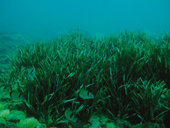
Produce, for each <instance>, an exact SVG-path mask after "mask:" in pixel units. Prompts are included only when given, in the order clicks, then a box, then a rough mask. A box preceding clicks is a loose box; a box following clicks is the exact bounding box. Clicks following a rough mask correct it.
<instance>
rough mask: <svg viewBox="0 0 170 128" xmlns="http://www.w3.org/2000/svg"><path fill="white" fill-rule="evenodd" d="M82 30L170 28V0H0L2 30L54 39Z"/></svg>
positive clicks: (157, 30)
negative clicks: (60, 35)
mask: <svg viewBox="0 0 170 128" xmlns="http://www.w3.org/2000/svg"><path fill="white" fill-rule="evenodd" d="M76 29H78V30H81V31H83V32H86V33H90V34H94V35H107V34H110V33H120V32H122V31H125V30H128V31H144V32H148V33H149V34H152V35H153V34H160V33H162V32H167V33H169V31H170V1H169V0H49V1H48V0H26V1H23V0H15V1H14V0H0V31H2V32H18V33H21V34H24V35H27V36H31V37H35V38H40V39H44V38H55V36H56V35H58V34H61V33H66V32H70V31H73V30H76Z"/></svg>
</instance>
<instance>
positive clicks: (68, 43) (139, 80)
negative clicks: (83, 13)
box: [1, 32, 170, 128]
mask: <svg viewBox="0 0 170 128" xmlns="http://www.w3.org/2000/svg"><path fill="white" fill-rule="evenodd" d="M168 37H169V36H166V37H160V38H159V39H157V40H155V39H154V40H153V39H149V38H147V36H146V35H145V34H144V33H130V32H125V33H121V34H119V35H118V36H110V37H103V38H99V39H94V38H91V37H87V36H84V35H83V34H81V33H70V34H66V35H63V36H61V37H58V38H57V39H56V40H53V41H51V42H50V41H49V42H46V43H45V42H40V43H34V44H30V45H27V46H22V47H21V48H19V49H18V52H17V53H16V56H15V57H14V59H13V60H12V61H11V66H10V67H11V68H10V69H9V70H8V72H7V73H6V74H5V75H4V76H5V77H4V78H2V81H1V86H4V87H5V89H8V90H9V91H10V93H9V94H10V96H11V100H12V101H14V100H15V103H14V102H11V103H13V104H15V105H13V106H14V107H16V108H19V109H21V110H23V111H25V112H26V114H27V116H29V117H34V118H36V119H37V120H38V121H39V122H40V123H43V124H45V125H46V126H47V127H52V126H55V127H62V128H63V127H69V126H72V127H75V128H76V127H81V126H82V127H83V125H87V124H88V126H89V125H90V123H91V122H90V121H89V120H90V118H91V117H92V116H93V115H103V114H104V115H105V116H107V117H108V118H109V119H110V120H112V121H114V120H117V118H118V119H120V120H125V122H126V121H128V122H130V123H132V124H135V125H136V123H147V122H151V123H158V122H160V123H161V125H162V126H163V123H164V122H163V120H164V115H165V116H166V115H167V113H168V112H169V103H168V102H167V101H169V93H168V92H169V79H168V75H170V74H169V69H170V62H169V58H170V57H169V55H170V54H169V48H170V47H169V38H168ZM14 92H15V94H18V98H14V97H13V93H14ZM16 101H17V102H16ZM135 119H137V122H135V121H134V120H135ZM113 124H114V123H113ZM115 125H117V126H119V124H118V123H115ZM125 125H126V124H125ZM125 125H122V124H121V125H120V127H123V126H125ZM127 125H128V123H127ZM127 125H126V126H127ZM108 127H110V126H108Z"/></svg>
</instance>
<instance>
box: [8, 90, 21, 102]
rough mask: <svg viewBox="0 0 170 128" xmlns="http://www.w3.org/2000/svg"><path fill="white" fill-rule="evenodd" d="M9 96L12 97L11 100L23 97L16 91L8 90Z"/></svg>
mask: <svg viewBox="0 0 170 128" xmlns="http://www.w3.org/2000/svg"><path fill="white" fill-rule="evenodd" d="M10 97H11V98H12V99H13V100H17V101H21V100H23V99H24V97H23V95H22V94H21V93H20V92H18V91H11V92H10Z"/></svg>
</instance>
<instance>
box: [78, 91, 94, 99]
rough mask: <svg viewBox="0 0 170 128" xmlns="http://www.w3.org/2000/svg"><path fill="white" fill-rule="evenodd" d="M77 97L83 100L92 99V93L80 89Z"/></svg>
mask: <svg viewBox="0 0 170 128" xmlns="http://www.w3.org/2000/svg"><path fill="white" fill-rule="evenodd" d="M79 97H80V98H82V99H85V100H88V99H94V96H93V94H92V93H91V92H89V91H88V90H86V89H81V90H80V92H79Z"/></svg>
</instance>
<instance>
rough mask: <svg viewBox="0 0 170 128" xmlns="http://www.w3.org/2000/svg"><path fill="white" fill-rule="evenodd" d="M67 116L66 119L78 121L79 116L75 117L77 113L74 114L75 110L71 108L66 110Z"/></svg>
mask: <svg viewBox="0 0 170 128" xmlns="http://www.w3.org/2000/svg"><path fill="white" fill-rule="evenodd" d="M65 116H66V119H67V120H68V121H71V122H74V123H75V122H76V121H77V118H76V117H75V115H74V114H73V112H72V111H71V110H70V108H68V109H67V110H66V111H65Z"/></svg>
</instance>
